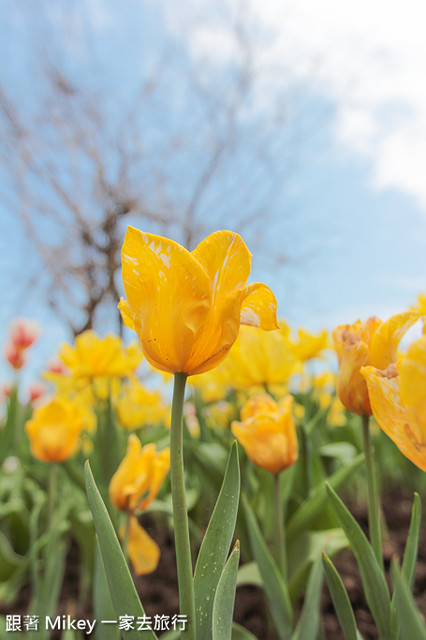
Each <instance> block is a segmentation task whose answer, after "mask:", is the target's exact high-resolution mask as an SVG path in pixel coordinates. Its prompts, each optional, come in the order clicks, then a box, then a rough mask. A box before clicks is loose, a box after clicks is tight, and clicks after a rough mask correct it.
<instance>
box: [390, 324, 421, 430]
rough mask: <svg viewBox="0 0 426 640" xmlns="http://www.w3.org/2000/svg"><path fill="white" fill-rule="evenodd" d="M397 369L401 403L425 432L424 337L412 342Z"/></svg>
mask: <svg viewBox="0 0 426 640" xmlns="http://www.w3.org/2000/svg"><path fill="white" fill-rule="evenodd" d="M397 367H398V371H399V375H400V390H401V398H402V401H403V402H404V404H405V405H406V406H409V407H410V408H412V410H413V411H414V412H415V414H416V418H417V422H418V424H420V425H424V430H425V432H426V336H423V337H422V338H420V340H417V341H416V342H413V344H412V345H411V346H410V348H409V349H408V351H407V353H406V355H405V356H404V358H402V359H401V360H400V362H398V364H397Z"/></svg>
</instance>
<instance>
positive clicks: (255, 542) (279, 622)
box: [242, 495, 293, 640]
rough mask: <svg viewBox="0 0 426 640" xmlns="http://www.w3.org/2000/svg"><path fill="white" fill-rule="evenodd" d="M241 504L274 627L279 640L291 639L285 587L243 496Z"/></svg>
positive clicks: (288, 600) (290, 609) (288, 599)
mask: <svg viewBox="0 0 426 640" xmlns="http://www.w3.org/2000/svg"><path fill="white" fill-rule="evenodd" d="M242 504H243V508H244V513H245V517H246V521H247V528H248V531H249V536H250V544H251V548H252V552H253V555H254V557H255V560H256V562H257V564H258V566H259V571H260V574H261V576H262V580H263V588H264V591H265V594H266V597H267V600H268V604H269V607H270V609H271V614H272V617H273V619H274V623H275V627H276V629H277V632H278V635H279V637H280V639H281V640H288V639H289V638H290V637H291V631H292V627H293V611H292V607H291V603H290V598H289V595H288V590H287V585H286V584H285V582H284V579H283V577H282V574H281V573H280V571H279V569H278V567H277V564H276V562H275V560H274V558H273V557H272V554H271V552H270V551H269V549H268V546H267V544H266V542H265V539H264V537H263V535H262V533H261V531H260V528H259V525H258V524H257V521H256V518H255V516H254V513H253V511H252V509H251V507H250V504H249V502H248V500H247V498H246V496H245V495H243V496H242Z"/></svg>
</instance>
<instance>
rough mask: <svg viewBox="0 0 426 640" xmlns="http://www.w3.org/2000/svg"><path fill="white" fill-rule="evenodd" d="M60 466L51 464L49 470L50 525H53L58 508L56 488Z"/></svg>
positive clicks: (54, 463)
mask: <svg viewBox="0 0 426 640" xmlns="http://www.w3.org/2000/svg"><path fill="white" fill-rule="evenodd" d="M57 474H58V465H57V463H56V462H52V463H51V464H50V469H49V488H48V514H47V517H48V520H47V521H48V523H49V527H50V526H51V525H52V518H53V513H54V511H55V506H56V493H57V492H56V486H57Z"/></svg>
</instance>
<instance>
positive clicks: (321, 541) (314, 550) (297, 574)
mask: <svg viewBox="0 0 426 640" xmlns="http://www.w3.org/2000/svg"><path fill="white" fill-rule="evenodd" d="M348 546H349V543H348V539H347V537H346V536H345V534H344V532H343V531H342V529H340V527H339V528H338V529H325V530H324V529H323V530H319V531H307V532H306V533H304V534H302V535H300V536H299V537H298V539H297V540H296V541H295V542H294V543H293V544H292V545H291V547H290V549H289V554H288V557H289V576H290V578H289V592H290V597H291V599H292V602H295V601H296V600H297V598H298V596H299V593H300V591H301V589H303V587H304V585H305V583H306V576H307V574H308V571H309V568H310V566H311V565H312V564H313V563H314V562H315V560H316V559H317V558H318V557H319V556H320V555H321V553H322V552H323V551H325V552H326V553H327V554H328V555H330V556H334V555H335V554H336V553H337V552H338V551H340V549H343V548H345V547H348Z"/></svg>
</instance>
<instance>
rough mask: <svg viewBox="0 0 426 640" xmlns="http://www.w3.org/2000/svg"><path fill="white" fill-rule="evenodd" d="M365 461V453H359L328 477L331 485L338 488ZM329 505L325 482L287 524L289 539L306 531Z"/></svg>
mask: <svg viewBox="0 0 426 640" xmlns="http://www.w3.org/2000/svg"><path fill="white" fill-rule="evenodd" d="M362 462H364V455H363V454H359V456H357V457H356V458H355V459H354V460H353V462H352V463H351V464H348V465H345V466H343V467H342V468H340V469H338V471H336V472H335V473H333V475H332V476H330V478H329V479H328V482H329V484H330V486H332V487H333V488H335V489H338V488H339V487H340V485H342V484H343V483H344V482H346V481H347V480H348V478H350V476H351V475H352V474H353V473H354V471H356V469H358V467H359V466H360V465H361V464H362ZM326 505H327V492H326V490H325V486H324V484H321V485H320V486H319V487H317V488H316V489H315V490H314V491H313V492H312V495H311V496H310V497H309V499H308V500H305V501H304V502H303V503H302V505H301V506H300V507H299V508H298V510H297V511H296V513H295V514H294V515H293V516H292V518H291V519H290V521H289V523H288V525H287V531H286V534H287V540H288V541H289V544H291V540H292V539H293V538H296V537H297V536H298V535H299V534H300V533H301V532H303V531H306V530H307V529H308V528H309V525H310V524H311V522H312V521H313V520H315V518H316V517H317V516H318V515H319V514H320V513H321V512H322V511H323V510H324V508H325V506H326Z"/></svg>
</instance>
